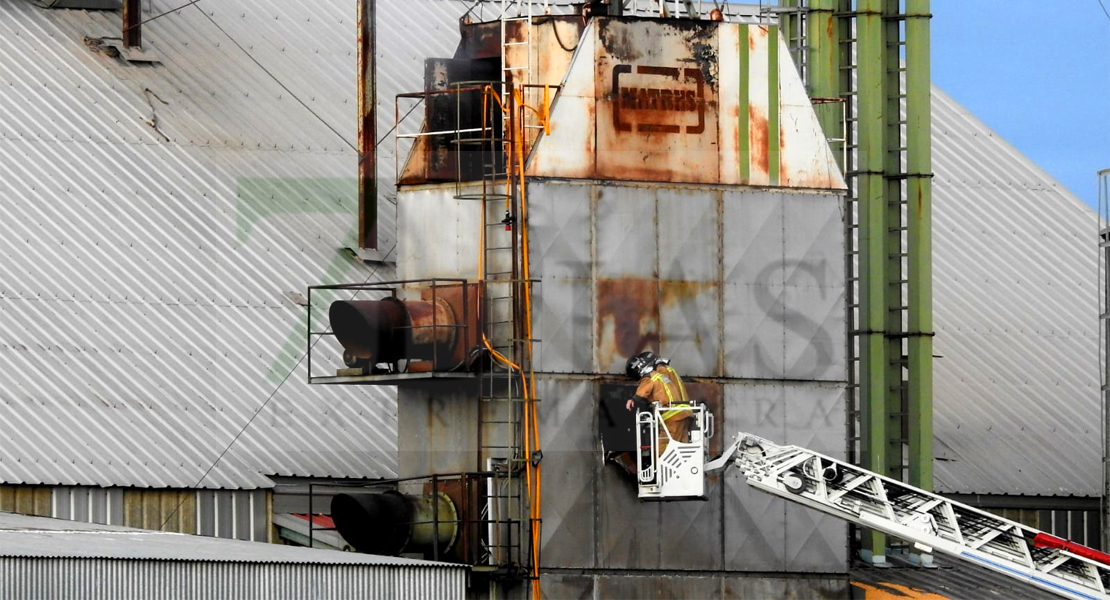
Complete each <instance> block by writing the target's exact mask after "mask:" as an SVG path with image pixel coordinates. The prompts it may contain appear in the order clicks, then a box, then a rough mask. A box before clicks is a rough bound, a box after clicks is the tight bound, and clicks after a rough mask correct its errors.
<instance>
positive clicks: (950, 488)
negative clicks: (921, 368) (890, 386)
mask: <svg viewBox="0 0 1110 600" xmlns="http://www.w3.org/2000/svg"><path fill="white" fill-rule="evenodd" d="M933 160H934V171H935V172H936V178H935V179H934V183H933V190H934V191H933V198H934V212H933V214H934V223H933V235H934V244H933V258H934V311H935V324H936V340H935V350H934V352H935V354H936V355H937V356H938V357H937V358H936V360H935V377H934V382H935V383H934V385H935V410H934V414H935V417H934V421H935V425H934V432H935V437H936V448H935V454H936V457H937V462H936V467H935V469H936V471H935V478H936V489H938V490H939V491H943V492H962V493H980V494H1013V495H1046V496H1057V495H1061V496H1069V495H1077V496H1097V495H1098V494H1099V485H1100V483H1099V482H1100V480H1099V478H1098V477H1094V476H1092V474H1095V473H1098V472H1099V470H1100V468H1101V467H1100V466H1099V465H1100V457H1101V443H1100V429H1099V370H1098V356H1099V345H1098V339H1099V337H1098V297H1097V293H1098V290H1097V289H1096V288H1097V268H1098V262H1097V261H1098V254H1097V243H1096V242H1097V239H1098V238H1097V228H1098V220H1097V217H1096V215H1095V213H1094V211H1093V210H1091V209H1090V208H1089V207H1087V206H1086V205H1085V204H1083V202H1081V201H1080V200H1079V199H1078V198H1076V197H1075V196H1074V195H1072V194H1071V193H1070V192H1069V191H1068V190H1066V189H1065V188H1064V187H1063V186H1061V185H1060V184H1059V183H1057V182H1056V181H1054V180H1053V179H1052V178H1051V176H1049V175H1048V174H1047V173H1045V172H1044V171H1042V170H1041V169H1040V168H1039V167H1037V166H1036V165H1035V164H1034V163H1033V162H1032V161H1030V160H1029V159H1028V158H1026V157H1025V156H1023V155H1022V154H1021V153H1020V152H1019V151H1018V150H1016V149H1015V148H1014V147H1013V146H1011V145H1010V144H1008V143H1007V142H1005V141H1004V140H1003V139H1001V138H1000V137H999V136H998V135H997V134H996V133H994V132H993V131H991V130H990V129H989V128H988V127H987V126H986V125H984V124H983V123H982V122H981V121H979V120H978V119H976V118H975V117H974V116H973V115H972V114H971V113H970V112H968V111H967V110H966V109H965V108H963V107H962V106H960V105H959V104H958V103H957V102H956V101H955V100H953V99H952V98H951V97H949V96H948V95H946V94H945V93H943V92H942V91H940V90H939V89H937V88H935V87H934V88H933ZM1094 183H1095V177H1094V174H1092V175H1091V185H1094Z"/></svg>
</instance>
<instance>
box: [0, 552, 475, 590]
mask: <svg viewBox="0 0 1110 600" xmlns="http://www.w3.org/2000/svg"><path fill="white" fill-rule="evenodd" d="M0 574H3V577H0V597H3V598H8V599H11V600H37V599H48V598H67V599H71V600H81V599H86V598H87V599H90V600H92V599H101V598H117V599H119V600H146V599H148V598H163V599H166V600H173V599H177V598H181V599H183V600H185V599H188V600H223V599H225V598H237V599H240V600H253V599H258V600H279V599H284V598H287V599H289V600H301V599H302V598H315V599H319V600H329V599H335V600H346V599H349V598H406V599H413V600H424V599H426V600H441V599H455V598H457V599H460V600H461V599H462V598H465V597H466V579H467V573H466V569H465V568H449V567H442V566H429V567H415V566H382V565H360V564H345V565H320V564H283V563H236V562H183V561H168V560H113V559H71V558H21V557H0Z"/></svg>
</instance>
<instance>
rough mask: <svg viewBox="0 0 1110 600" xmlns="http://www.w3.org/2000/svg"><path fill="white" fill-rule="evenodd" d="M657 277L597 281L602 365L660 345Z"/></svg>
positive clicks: (619, 361) (598, 337) (599, 344)
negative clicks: (655, 278)
mask: <svg viewBox="0 0 1110 600" xmlns="http://www.w3.org/2000/svg"><path fill="white" fill-rule="evenodd" d="M657 283H658V282H657V281H656V280H654V279H600V280H598V282H597V315H598V319H597V327H598V331H597V344H598V359H599V360H600V361H601V365H602V368H605V367H606V366H608V365H612V364H614V363H623V362H624V361H625V360H627V359H628V357H630V356H632V355H634V354H637V353H639V352H642V351H643V350H644V349H647V348H650V349H653V350H657V349H658V348H659V302H658V288H657Z"/></svg>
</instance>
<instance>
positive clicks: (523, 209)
mask: <svg viewBox="0 0 1110 600" xmlns="http://www.w3.org/2000/svg"><path fill="white" fill-rule="evenodd" d="M489 97H492V98H493V99H494V101H496V102H497V105H498V107H499V108H500V109H501V111H502V113H503V114H511V113H510V110H512V105H510V107H508V108H507V107H506V106H505V105H504V103H502V102H501V98H500V96H498V94H497V93H496V92H494V91H493V87H492V86H488V85H487V86H486V87H485V94H483V99H482V129H483V131H484V130H485V127H486V126H487V123H486V111H487V110H488V106H489ZM512 99H513V103H512V104H516V105H519V106H520V107H521V115H520V118H519V119H518V120H517V121H518V122H517V123H516V127H514V128H513V131H511V132H510V137H509V139H508V141H507V142H505V146H506V147H505V154H506V157H505V158H506V172H507V174H508V177H507V180H506V182H505V185H506V189H505V192H506V201H505V202H506V210H508V209H510V208H511V206H510V204H509V198H508V197H509V196H511V195H512V178H513V176H514V175H515V176H516V177H518V180H517V182H518V186H519V190H520V221H519V225H518V226H519V227H521V230H520V231H521V246H522V249H521V254H522V275H523V280H524V281H523V283H524V286H523V287H524V327H525V339H526V340H527V341H526V342H525V358H526V359H527V364H528V365H529V369H528V371H529V372H528V375H527V376H525V373H524V369H523V368H522V367H521V366H520V365H518V364H516V363H514V362H513V361H511V360H510V359H509V358H507V357H506V356H504V355H503V354H501V353H500V352H498V351H497V350H495V349H494V348H493V346H492V345H491V344H490V342H489V339H488V338H487V337H486V334H485V332H484V331H483V332H482V343H483V345H484V346H485V347H486V350H488V351H489V353H490V355H491V356H493V357H494V358H495V359H496V360H497V361H498V362H501V363H502V364H504V365H506V366H507V367H508V368H510V369H515V370H516V371H517V372H518V373H520V383H521V388H522V390H521V392H522V395H523V396H524V398H523V400H524V403H523V413H524V414H523V415H522V420H523V425H524V429H523V431H522V432H521V433H522V435H523V437H524V460H525V463H524V475H525V491H526V493H527V494H528V497H529V500H530V502H529V531H530V534H531V541H532V543H531V562H532V565H531V569H530V570H529V571H530V573H529V575H530V576H531V579H532V597H533V599H534V600H539V599H540V598H541V597H542V593H541V589H540V578H539V568H540V566H539V547H540V538H541V536H540V530H539V528H538V527H537V526H536V524H537V523H538V522H539V519H540V515H541V514H542V510H541V508H542V505H541V501H542V496H541V469H540V465H538V464H537V465H535V466H533V465H532V449H533V448H535V450H536V451H537V452H538V451H539V450H540V435H539V420H538V418H537V416H536V414H537V410H536V406H535V394H536V375H535V372H534V371H532V369H531V364H532V341H531V340H532V282H531V270H530V265H529V262H528V225H527V223H528V208H527V191H526V190H527V187H526V185H525V181H524V134H525V129H524V112H523V111H524V109H529V110H531V111H532V112H534V113H536V114H537V115H538V116H539V118H540V120H541V121H542V123H543V125H544V130H545V131H547V128H548V112H547V111H548V106H547V105H548V96H547V88H546V87H545V88H544V106H543V109H542V112H541V111H537V110H536V109H535V108H532V107H531V106H528V105H526V104H524V101H523V98H522V96H521V93H520V89H519V88H517V89H515V90H514V91H513V98H512ZM514 159H515V160H514ZM481 222H482V223H483V227H482V232H481V236H480V238H479V242H480V246H479V248H480V250H479V257H478V278H479V279H483V276H484V270H483V269H484V265H483V261H484V257H483V256H482V250H481V249H482V248H485V243H486V237H485V236H486V232H485V229H486V228H485V222H486V212H485V205H484V204H483V205H482V220H481ZM480 307H481V298H479V308H480ZM533 474H534V477H533ZM533 481H534V482H535V484H534V485H533Z"/></svg>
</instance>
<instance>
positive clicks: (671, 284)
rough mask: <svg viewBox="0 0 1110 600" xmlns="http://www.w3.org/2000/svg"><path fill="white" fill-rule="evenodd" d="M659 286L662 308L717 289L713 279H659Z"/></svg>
mask: <svg viewBox="0 0 1110 600" xmlns="http://www.w3.org/2000/svg"><path fill="white" fill-rule="evenodd" d="M714 233H716V232H714ZM660 286H661V288H662V290H661V291H662V293H661V294H660V304H661V306H662V307H663V308H673V307H676V306H680V305H682V304H685V303H687V302H691V301H693V300H694V299H696V298H698V297H699V296H701V295H702V294H703V293H705V292H707V291H713V290H716V289H717V283H716V282H714V281H711V282H703V281H677V280H671V279H668V280H665V281H661V282H660Z"/></svg>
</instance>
